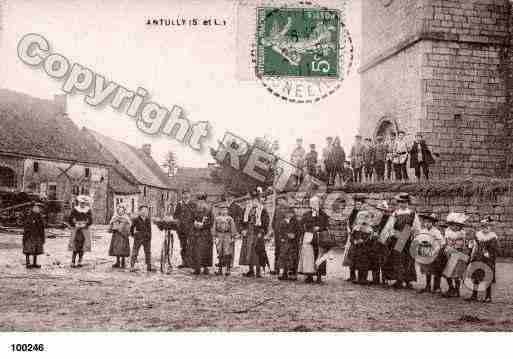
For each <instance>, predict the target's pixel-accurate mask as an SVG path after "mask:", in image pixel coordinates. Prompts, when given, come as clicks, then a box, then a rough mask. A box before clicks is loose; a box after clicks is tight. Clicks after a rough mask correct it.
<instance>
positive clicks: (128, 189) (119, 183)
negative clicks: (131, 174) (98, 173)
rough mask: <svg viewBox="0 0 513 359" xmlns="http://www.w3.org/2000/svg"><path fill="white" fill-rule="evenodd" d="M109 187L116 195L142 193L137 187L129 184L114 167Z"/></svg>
mask: <svg viewBox="0 0 513 359" xmlns="http://www.w3.org/2000/svg"><path fill="white" fill-rule="evenodd" d="M109 187H110V188H111V190H112V191H113V192H114V193H116V194H136V193H139V192H140V191H139V187H137V185H135V184H134V183H131V182H129V181H128V180H127V179H126V178H125V177H124V176H122V175H121V174H120V173H119V172H118V170H117V169H116V168H114V167H112V170H111V171H110V172H109Z"/></svg>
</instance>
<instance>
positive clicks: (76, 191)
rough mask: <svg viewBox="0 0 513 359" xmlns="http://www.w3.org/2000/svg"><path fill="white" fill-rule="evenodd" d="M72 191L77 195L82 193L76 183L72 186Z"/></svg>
mask: <svg viewBox="0 0 513 359" xmlns="http://www.w3.org/2000/svg"><path fill="white" fill-rule="evenodd" d="M71 193H72V194H74V195H75V196H78V195H79V194H80V187H78V186H76V185H74V186H73V187H71Z"/></svg>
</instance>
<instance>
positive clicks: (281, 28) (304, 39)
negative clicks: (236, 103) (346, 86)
mask: <svg viewBox="0 0 513 359" xmlns="http://www.w3.org/2000/svg"><path fill="white" fill-rule="evenodd" d="M238 13H239V29H238V32H239V34H238V36H239V37H238V46H240V51H239V57H238V68H239V74H242V76H239V79H240V80H244V79H246V80H250V81H251V79H252V81H257V82H260V84H261V85H262V86H263V87H264V88H265V89H266V90H267V91H268V92H269V93H270V94H272V95H274V96H275V97H276V98H278V99H280V100H283V101H287V102H292V103H299V104H301V103H305V104H308V103H316V102H318V101H321V100H323V99H325V98H327V97H328V96H330V95H332V94H333V93H335V92H336V91H337V90H338V89H339V88H340V87H341V85H342V82H343V80H344V79H345V78H346V77H347V75H348V74H349V73H350V71H351V68H352V65H353V59H354V54H353V52H354V48H353V42H352V38H351V36H350V33H349V30H348V27H347V26H346V24H345V2H338V3H333V2H325V1H323V3H322V4H317V3H315V4H314V3H311V2H308V3H306V2H297V3H294V2H290V1H289V2H287V3H282V2H279V3H278V2H260V3H259V2H258V1H257V2H256V3H253V4H245V3H244V4H240V5H239V12H238ZM251 13H252V16H251V15H250V14H251ZM251 23H252V24H253V25H252V26H251V25H250V24H251ZM248 39H249V43H248V42H246V41H248ZM246 44H247V45H246ZM245 46H246V47H245ZM246 51H247V52H246ZM244 53H246V54H248V53H249V54H250V56H247V57H246V56H245V55H244ZM248 65H250V66H251V68H252V73H253V75H252V76H251V75H250V74H249V73H247V72H245V69H248V67H246V66H248Z"/></svg>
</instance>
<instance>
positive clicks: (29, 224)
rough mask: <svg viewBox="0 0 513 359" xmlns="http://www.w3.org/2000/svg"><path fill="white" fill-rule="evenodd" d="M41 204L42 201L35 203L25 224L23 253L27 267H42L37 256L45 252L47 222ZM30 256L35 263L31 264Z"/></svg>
mask: <svg viewBox="0 0 513 359" xmlns="http://www.w3.org/2000/svg"><path fill="white" fill-rule="evenodd" d="M41 206H42V205H41V203H33V207H32V210H31V212H30V213H29V214H28V216H27V218H26V219H25V224H24V226H23V254H25V259H26V267H27V268H41V266H40V265H39V264H37V256H38V255H41V254H43V246H44V244H45V224H44V221H43V216H42V215H41ZM30 256H32V257H33V264H30Z"/></svg>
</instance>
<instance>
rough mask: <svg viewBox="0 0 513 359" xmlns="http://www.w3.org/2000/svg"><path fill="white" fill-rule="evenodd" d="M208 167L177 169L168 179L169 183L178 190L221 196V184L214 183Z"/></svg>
mask: <svg viewBox="0 0 513 359" xmlns="http://www.w3.org/2000/svg"><path fill="white" fill-rule="evenodd" d="M211 173H212V169H211V168H209V167H179V168H178V170H177V171H176V174H175V175H174V176H172V177H169V179H170V181H171V183H172V184H173V185H174V186H175V187H176V188H178V189H180V190H182V189H185V188H187V189H190V190H191V191H194V192H197V193H199V192H204V193H207V194H208V195H223V194H224V193H225V188H224V186H223V185H222V184H218V183H214V181H213V180H212V177H211Z"/></svg>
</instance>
